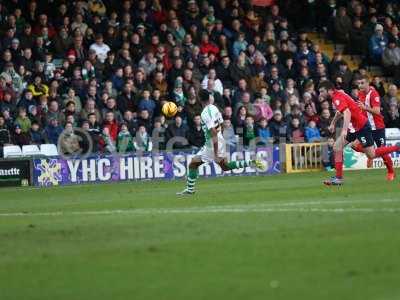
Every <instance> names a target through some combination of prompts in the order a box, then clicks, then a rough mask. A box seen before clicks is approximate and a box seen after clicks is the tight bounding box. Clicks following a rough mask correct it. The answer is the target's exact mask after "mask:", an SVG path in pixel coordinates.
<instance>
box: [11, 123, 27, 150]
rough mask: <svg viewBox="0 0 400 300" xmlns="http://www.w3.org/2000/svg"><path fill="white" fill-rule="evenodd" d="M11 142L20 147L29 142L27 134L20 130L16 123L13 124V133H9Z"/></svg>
mask: <svg viewBox="0 0 400 300" xmlns="http://www.w3.org/2000/svg"><path fill="white" fill-rule="evenodd" d="M11 142H12V144H13V145H17V146H20V147H22V146H24V145H29V144H30V143H31V139H30V136H29V134H28V133H26V132H25V133H24V132H22V129H21V127H20V126H19V125H18V124H16V125H15V126H14V131H13V134H12V135H11Z"/></svg>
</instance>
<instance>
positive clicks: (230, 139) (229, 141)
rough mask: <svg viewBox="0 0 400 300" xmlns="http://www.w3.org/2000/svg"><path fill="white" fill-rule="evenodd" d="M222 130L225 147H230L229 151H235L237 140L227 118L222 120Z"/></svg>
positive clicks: (230, 122)
mask: <svg viewBox="0 0 400 300" xmlns="http://www.w3.org/2000/svg"><path fill="white" fill-rule="evenodd" d="M223 128H224V130H223V136H224V139H225V142H226V145H227V147H230V149H232V150H235V149H236V142H237V138H236V134H235V129H234V128H233V125H232V121H231V120H230V119H229V118H224V123H223Z"/></svg>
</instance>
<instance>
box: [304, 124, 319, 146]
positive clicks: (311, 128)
mask: <svg viewBox="0 0 400 300" xmlns="http://www.w3.org/2000/svg"><path fill="white" fill-rule="evenodd" d="M305 137H306V141H307V142H309V143H315V142H320V141H321V134H320V132H319V129H318V127H317V124H316V123H315V121H313V120H310V121H309V122H308V126H307V127H306V128H305Z"/></svg>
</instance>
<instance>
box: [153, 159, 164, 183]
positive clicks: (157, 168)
mask: <svg viewBox="0 0 400 300" xmlns="http://www.w3.org/2000/svg"><path fill="white" fill-rule="evenodd" d="M154 178H164V157H163V156H162V155H157V156H155V157H154Z"/></svg>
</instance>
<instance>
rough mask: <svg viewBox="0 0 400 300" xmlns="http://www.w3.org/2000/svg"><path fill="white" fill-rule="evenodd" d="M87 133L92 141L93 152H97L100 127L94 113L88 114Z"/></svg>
mask: <svg viewBox="0 0 400 300" xmlns="http://www.w3.org/2000/svg"><path fill="white" fill-rule="evenodd" d="M87 131H88V133H89V135H90V138H91V140H92V147H93V152H94V153H96V152H98V151H99V143H100V139H101V127H100V124H99V122H98V119H97V117H96V114H95V113H89V114H88V130H87Z"/></svg>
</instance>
